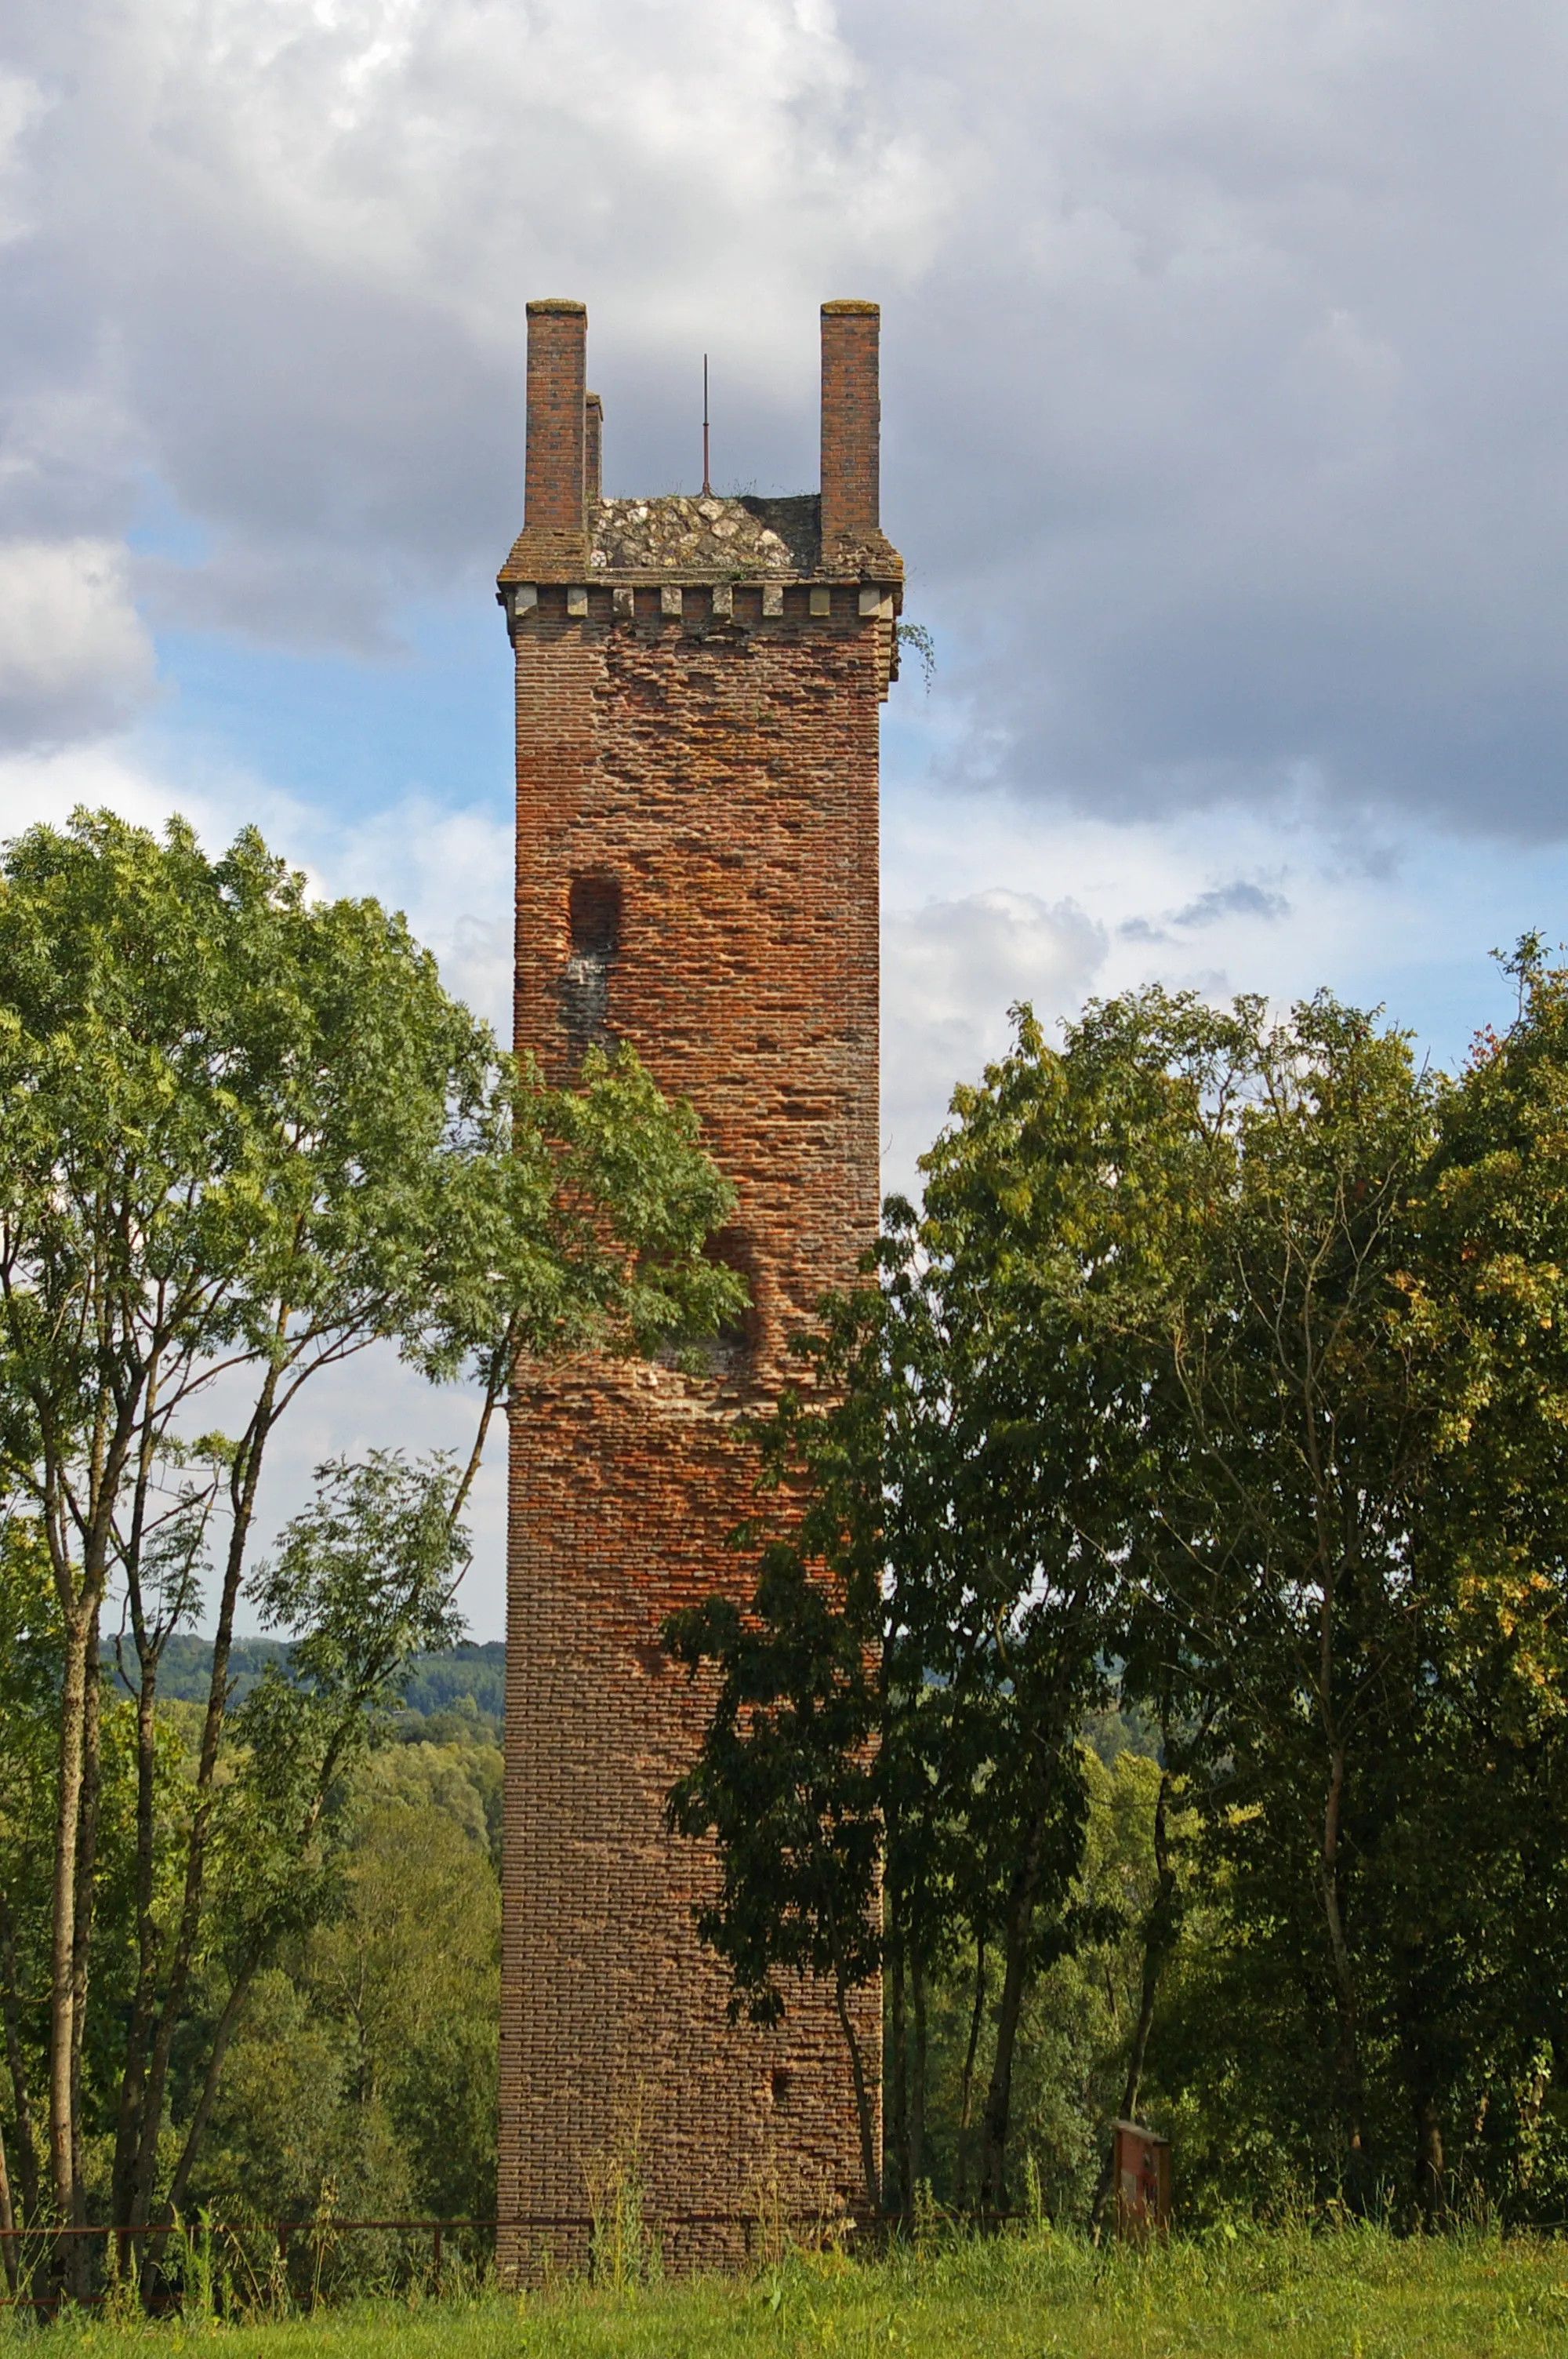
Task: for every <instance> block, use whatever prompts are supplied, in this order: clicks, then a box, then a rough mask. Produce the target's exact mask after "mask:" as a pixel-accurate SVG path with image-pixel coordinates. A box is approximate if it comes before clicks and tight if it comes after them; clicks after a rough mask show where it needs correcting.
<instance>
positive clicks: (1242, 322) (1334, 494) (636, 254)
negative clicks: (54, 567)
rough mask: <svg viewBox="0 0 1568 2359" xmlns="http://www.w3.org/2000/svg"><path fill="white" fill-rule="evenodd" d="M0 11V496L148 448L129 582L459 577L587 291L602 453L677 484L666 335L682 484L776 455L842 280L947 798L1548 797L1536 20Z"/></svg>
mask: <svg viewBox="0 0 1568 2359" xmlns="http://www.w3.org/2000/svg"><path fill="white" fill-rule="evenodd" d="M13 17H14V21H13V24H12V27H11V29H10V36H9V38H10V48H11V50H12V53H13V72H14V86H15V88H16V90H17V91H20V92H24V96H25V93H26V92H27V91H44V92H48V93H49V101H50V103H49V109H48V112H47V114H42V115H39V114H38V112H37V108H36V106H35V105H34V103H33V101H32V100H30V99H27V101H26V104H27V107H31V108H32V110H33V118H36V119H33V118H30V119H29V123H28V125H27V130H26V136H22V134H21V133H20V132H16V133H15V134H14V136H13V137H12V141H11V148H12V152H13V153H14V156H15V158H16V176H15V186H16V203H17V204H18V205H20V206H21V207H22V208H23V211H24V212H25V214H26V217H27V220H28V221H30V222H31V223H32V224H33V228H32V231H31V234H29V235H27V237H25V238H22V239H20V240H17V241H15V242H13V244H12V245H10V246H9V247H6V248H5V249H4V251H3V252H0V268H3V269H4V272H5V274H6V275H5V277H4V279H3V280H0V296H3V298H4V299H5V302H6V308H7V325H8V345H7V390H6V393H5V401H6V403H7V405H8V407H7V410H6V415H5V427H4V437H3V447H0V523H4V521H5V518H6V517H9V519H10V524H9V528H10V529H12V530H14V531H18V532H21V531H26V532H27V533H29V534H32V533H41V534H43V535H44V536H45V537H52V538H63V537H65V536H66V535H68V534H73V533H77V532H82V531H87V532H94V533H101V534H106V535H113V534H114V533H117V532H118V531H119V530H121V529H122V528H123V527H124V511H125V509H126V506H127V503H128V502H129V501H130V500H131V499H132V497H133V496H134V493H135V480H136V476H137V472H138V470H140V471H143V472H144V473H148V474H151V475H152V476H153V477H155V478H156V479H157V482H158V483H159V484H162V485H163V486H164V487H165V488H166V489H167V491H168V494H169V495H170V496H171V497H172V499H173V500H174V502H175V503H176V504H177V506H178V507H179V508H180V509H181V510H182V511H183V512H184V513H185V514H186V515H188V516H190V517H191V518H192V519H194V520H195V522H196V523H197V524H198V525H199V526H200V527H203V528H204V529H205V532H206V534H207V536H208V538H209V540H210V548H209V549H208V551H207V553H206V554H204V555H203V556H201V557H200V558H199V559H197V560H191V561H189V562H187V563H185V564H183V565H181V566H179V567H177V568H171V567H169V566H168V564H167V563H166V564H165V565H164V566H163V568H162V570H161V576H160V577H159V578H157V580H156V582H155V578H154V575H153V574H152V572H151V571H149V573H148V575H147V577H146V578H147V582H148V586H149V594H153V593H154V591H155V590H156V595H157V601H158V603H159V608H160V611H161V612H163V613H165V614H168V615H170V616H176V617H178V618H179V619H180V620H182V621H183V622H184V623H185V624H186V625H197V626H199V627H210V628H213V629H222V630H223V631H225V632H228V633H232V634H235V635H239V636H251V637H253V638H256V639H261V640H266V641H269V642H271V643H274V644H288V645H293V646H313V647H328V646H337V647H344V648H352V649H357V650H360V651H362V652H364V653H369V654H373V653H374V652H375V651H376V650H378V649H383V650H384V648H385V647H386V646H387V645H388V644H389V637H390V635H391V629H392V619H393V618H394V617H395V612H396V609H397V608H398V606H399V605H400V604H401V603H405V602H406V600H407V599H408V598H409V597H410V596H413V595H416V594H422V593H425V592H429V591H430V590H432V589H437V588H439V587H441V586H442V585H445V584H449V583H451V582H454V581H462V582H470V583H473V584H476V585H477V584H479V583H480V582H482V579H483V577H484V575H485V573H486V572H487V571H488V570H489V569H490V568H491V567H492V566H493V564H494V563H495V561H496V560H497V558H498V557H499V555H500V554H501V553H502V552H503V549H504V548H505V546H506V544H507V541H508V539H509V538H510V536H511V533H512V531H513V529H514V527H515V524H516V522H517V516H518V507H519V495H520V479H521V469H522V449H521V426H522V359H523V345H524V300H525V299H526V298H527V296H528V295H530V294H533V293H538V292H542V291H557V292H573V293H578V294H581V295H583V296H585V297H586V298H587V299H588V300H589V304H590V307H591V310H592V315H593V354H594V359H593V370H594V375H595V378H596V380H598V382H599V385H600V391H601V392H603V393H604V394H605V396H606V398H607V403H608V425H609V438H608V446H607V454H608V464H609V468H610V473H611V479H612V480H613V481H615V482H616V483H618V484H624V485H625V486H626V487H628V488H643V489H653V488H658V487H660V486H661V485H665V484H668V483H669V482H670V481H671V479H672V478H675V477H680V476H684V477H685V479H686V480H687V482H689V481H690V479H691V474H692V471H693V469H694V467H695V464H696V452H697V435H696V430H695V420H696V415H697V412H696V387H697V364H698V358H699V355H700V353H701V352H702V351H703V350H704V349H707V350H709V351H710V352H712V353H713V354H714V361H715V386H716V393H715V424H716V451H717V458H718V465H719V473H720V476H721V477H722V478H727V477H728V476H730V474H731V473H732V474H734V475H735V476H737V477H739V478H741V479H743V480H752V479H754V480H756V481H758V482H759V483H760V484H786V485H787V484H790V483H792V482H793V483H796V484H798V483H806V482H809V481H810V478H811V473H812V470H813V465H814V451H815V432H814V426H815V420H814V417H813V397H814V375H815V355H814V352H813V336H812V311H813V307H814V305H815V303H816V299H818V298H819V297H820V296H821V295H823V294H825V293H828V292H832V291H850V290H851V289H857V290H863V291H866V292H871V293H875V294H880V295H881V297H882V298H883V299H884V304H885V310H886V321H887V344H888V351H887V368H886V388H885V389H886V399H885V416H886V428H887V452H888V466H887V476H888V481H887V500H886V509H887V514H888V517H889V521H890V524H891V525H892V528H893V529H894V531H895V533H896V534H897V536H898V538H900V539H901V540H902V542H903V545H904V546H905V548H906V550H907V553H908V554H909V556H910V558H911V560H912V562H913V564H914V567H915V568H916V569H917V571H916V582H915V588H916V596H917V600H918V603H919V606H920V610H921V611H922V612H923V613H924V614H925V616H926V617H927V619H929V620H931V621H932V622H933V623H935V624H936V625H938V626H939V628H940V630H941V634H942V638H943V648H944V671H943V679H942V682H941V684H940V685H939V689H938V694H939V696H940V697H942V698H945V699H946V700H947V701H948V703H949V705H950V707H951V709H952V710H953V712H954V715H955V721H956V723H957V725H958V728H959V731H960V734H961V735H962V737H963V739H964V745H963V747H962V751H961V754H960V756H959V758H958V759H957V762H956V764H955V767H954V772H953V776H954V778H955V782H956V783H958V784H964V783H969V782H972V780H973V777H974V776H975V775H976V772H977V768H978V769H979V772H980V773H981V774H982V775H990V774H995V775H999V776H1001V777H1006V778H1007V779H1008V780H1009V781H1010V782H1011V784H1012V785H1013V786H1014V787H1015V788H1017V789H1018V790H1020V791H1021V792H1024V793H1028V794H1033V795H1037V796H1040V797H1042V798H1055V799H1063V798H1066V799H1071V800H1074V801H1076V804H1077V805H1078V807H1080V808H1084V809H1092V810H1099V811H1102V812H1110V813H1115V812H1123V813H1141V812H1145V811H1160V810H1173V809H1175V808H1177V807H1184V806H1189V805H1193V804H1202V803H1211V804H1212V803H1217V802H1222V801H1225V800H1227V799H1240V800H1242V801H1246V802H1257V801H1260V800H1266V799H1273V800H1276V801H1280V802H1281V803H1286V804H1288V803H1289V801H1290V800H1291V799H1292V797H1293V796H1294V795H1295V794H1296V792H1297V791H1298V788H1299V784H1300V781H1301V780H1302V779H1303V777H1312V778H1314V779H1315V780H1317V782H1318V784H1319V788H1320V790H1321V791H1322V792H1323V793H1324V794H1325V796H1327V797H1328V798H1329V799H1331V800H1337V801H1338V802H1339V803H1340V804H1341V805H1342V806H1344V807H1346V808H1358V807H1359V806H1361V805H1363V804H1366V803H1374V804H1379V805H1381V806H1382V807H1384V808H1391V807H1401V808H1405V809H1409V810H1415V811H1418V812H1422V813H1429V812H1434V811H1439V812H1442V813H1443V814H1444V818H1445V819H1446V820H1447V821H1449V822H1450V823H1452V824H1454V825H1455V826H1457V827H1460V828H1465V829H1470V830H1476V831H1482V832H1485V831H1492V832H1506V831H1510V830H1511V831H1512V832H1515V834H1516V835H1520V836H1526V837H1535V838H1541V837H1551V836H1555V835H1557V834H1558V833H1560V832H1563V828H1564V825H1565V812H1568V802H1565V799H1564V798H1563V794H1562V792H1561V788H1560V785H1559V781H1560V779H1561V777H1562V776H1563V770H1564V766H1565V765H1568V694H1565V692H1564V679H1565V674H1568V595H1565V594H1564V593H1565V592H1568V408H1564V405H1563V401H1562V399H1561V386H1562V383H1563V378H1564V375H1565V373H1568V330H1565V329H1564V327H1563V325H1562V324H1561V323H1563V322H1564V321H1568V239H1565V238H1564V235H1563V229H1564V216H1565V213H1568V150H1565V149H1564V147H1563V141H1562V138H1561V133H1560V125H1561V117H1562V111H1563V101H1564V98H1565V97H1568V37H1565V36H1564V33H1563V26H1562V22H1561V20H1560V17H1559V16H1558V14H1557V13H1556V12H1553V11H1552V10H1550V9H1547V8H1545V7H1543V6H1541V5H1540V0H1498V5H1495V6H1494V7H1492V8H1490V9H1488V10H1487V11H1485V12H1480V11H1476V10H1475V9H1474V8H1471V7H1466V6H1464V5H1459V0H1375V5H1374V0H1187V5H1183V6H1181V7H1179V8H1173V7H1171V6H1170V5H1167V0H1118V5H1116V6H1115V7H1107V6H1105V5H1103V0H989V5H987V6H986V7H985V8H983V9H979V10H977V9H975V8H973V7H970V6H967V5H959V0H905V5H903V6H901V8H900V9H899V11H898V12H897V18H896V30H895V29H894V27H893V20H892V18H890V16H889V13H888V9H887V6H886V0H843V5H839V6H837V7H835V6H832V5H827V0H812V5H806V0H747V5H745V6H744V7H741V8H737V7H735V6H734V5H732V4H731V0H589V4H588V5H585V0H334V5H331V6H330V7H329V6H325V5H318V0H200V5H199V0H49V5H44V0H25V5H21V6H20V7H19V8H17V9H16V10H15V11H14V12H13ZM11 86H12V85H7V87H11ZM17 103H18V104H21V103H22V102H21V101H18V102H17ZM15 113H16V109H15V108H13V114H15ZM6 119H8V118H5V117H4V109H3V108H0V132H3V129H4V121H5V120H6ZM16 120H17V122H18V123H19V122H20V120H21V117H20V116H19V115H18V116H17V117H16ZM18 217H20V216H18ZM133 224H134V234H128V233H129V225H133Z"/></svg>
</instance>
